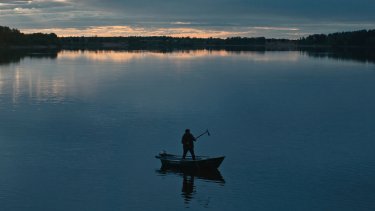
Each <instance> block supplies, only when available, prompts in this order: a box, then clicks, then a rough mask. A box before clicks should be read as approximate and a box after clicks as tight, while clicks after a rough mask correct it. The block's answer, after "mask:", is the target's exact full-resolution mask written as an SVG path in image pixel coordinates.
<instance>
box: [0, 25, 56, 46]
mask: <svg viewBox="0 0 375 211" xmlns="http://www.w3.org/2000/svg"><path fill="white" fill-rule="evenodd" d="M28 46H34V47H37V46H43V47H54V48H56V47H59V46H60V40H59V38H58V37H57V35H56V34H54V33H51V34H43V33H33V34H24V33H21V32H20V31H19V30H18V29H11V28H9V27H6V26H0V47H28Z"/></svg>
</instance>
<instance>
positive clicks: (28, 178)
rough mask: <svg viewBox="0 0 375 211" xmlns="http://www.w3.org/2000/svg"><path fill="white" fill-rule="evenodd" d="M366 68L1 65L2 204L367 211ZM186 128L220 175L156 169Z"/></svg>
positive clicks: (62, 57)
mask: <svg viewBox="0 0 375 211" xmlns="http://www.w3.org/2000/svg"><path fill="white" fill-rule="evenodd" d="M374 90H375V65H374V64H373V63H369V62H356V61H351V60H340V59H337V58H336V59H330V58H328V57H324V56H323V57H319V56H317V57H310V56H309V55H306V54H303V53H300V52H227V51H186V52H172V53H157V52H125V51H123V52H121V51H117V52H114V51H98V52H93V51H91V52H89V51H85V52H80V51H65V52H60V53H58V54H57V57H49V56H37V57H35V56H26V57H23V58H21V59H20V60H12V61H9V62H3V61H2V63H1V64H0V120H1V121H0V209H1V210H80V211H81V210H183V209H191V210H340V211H341V210H374V209H375V180H374V178H375V153H374V149H375V110H374V109H375V95H374ZM185 128H190V129H191V130H192V132H193V134H196V135H197V134H199V133H200V132H203V131H204V130H205V129H207V128H208V129H209V130H210V132H211V136H210V137H207V136H205V137H202V138H201V139H200V140H199V141H198V142H197V143H196V153H197V154H199V155H212V156H214V155H225V156H226V159H225V160H224V162H223V164H222V166H221V167H220V169H219V171H218V172H213V173H211V174H209V175H207V174H184V173H182V172H175V171H163V170H161V169H160V163H159V161H158V160H156V159H155V158H154V155H156V154H157V153H159V152H160V151H161V150H166V151H167V152H170V153H181V144H180V138H181V135H182V133H183V132H184V129H185Z"/></svg>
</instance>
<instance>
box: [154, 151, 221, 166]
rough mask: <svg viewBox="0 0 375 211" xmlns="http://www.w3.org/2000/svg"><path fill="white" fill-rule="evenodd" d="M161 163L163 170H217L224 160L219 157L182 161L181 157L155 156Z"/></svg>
mask: <svg viewBox="0 0 375 211" xmlns="http://www.w3.org/2000/svg"><path fill="white" fill-rule="evenodd" d="M155 157H156V158H157V159H159V160H160V161H161V164H162V167H163V168H178V169H217V168H219V166H220V164H221V163H222V162H223V160H224V158H225V157H224V156H220V157H205V156H197V157H196V159H195V160H193V159H191V157H188V158H186V159H182V157H181V156H177V155H171V154H159V155H158V156H155Z"/></svg>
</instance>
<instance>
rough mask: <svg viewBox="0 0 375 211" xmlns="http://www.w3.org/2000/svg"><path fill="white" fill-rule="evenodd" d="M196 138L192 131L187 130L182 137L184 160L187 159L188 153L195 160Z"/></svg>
mask: <svg viewBox="0 0 375 211" xmlns="http://www.w3.org/2000/svg"><path fill="white" fill-rule="evenodd" d="M195 140H196V139H195V137H194V136H193V134H191V133H190V129H186V130H185V133H184V135H183V136H182V140H181V142H182V145H183V149H184V154H183V156H182V159H185V157H186V154H187V152H188V151H189V152H190V154H191V157H192V158H193V160H195V153H194V141H195Z"/></svg>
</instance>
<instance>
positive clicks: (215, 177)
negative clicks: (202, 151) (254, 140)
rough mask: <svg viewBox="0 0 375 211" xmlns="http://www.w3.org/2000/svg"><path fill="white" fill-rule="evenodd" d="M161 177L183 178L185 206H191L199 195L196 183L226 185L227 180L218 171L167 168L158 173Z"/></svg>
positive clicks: (182, 194)
mask: <svg viewBox="0 0 375 211" xmlns="http://www.w3.org/2000/svg"><path fill="white" fill-rule="evenodd" d="M156 172H157V173H158V174H160V175H161V176H167V175H178V176H180V177H181V178H182V188H181V196H182V197H183V198H184V202H185V204H189V203H190V201H191V200H192V199H193V198H194V195H195V194H196V193H197V187H196V184H195V182H196V181H197V180H200V181H204V182H212V183H217V184H219V185H224V184H225V180H224V178H223V176H222V175H221V173H220V171H219V170H217V169H210V170H198V169H195V170H194V169H191V170H182V169H178V168H166V167H162V168H160V169H159V170H157V171H156Z"/></svg>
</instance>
